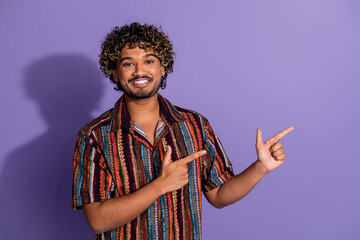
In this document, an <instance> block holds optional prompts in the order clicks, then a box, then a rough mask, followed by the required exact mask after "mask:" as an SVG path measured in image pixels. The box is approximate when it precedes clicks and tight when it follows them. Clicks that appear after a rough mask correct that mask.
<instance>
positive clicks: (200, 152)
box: [179, 150, 206, 164]
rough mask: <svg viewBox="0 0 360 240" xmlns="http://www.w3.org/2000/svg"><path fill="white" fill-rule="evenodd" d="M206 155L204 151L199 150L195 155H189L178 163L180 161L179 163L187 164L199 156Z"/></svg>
mask: <svg viewBox="0 0 360 240" xmlns="http://www.w3.org/2000/svg"><path fill="white" fill-rule="evenodd" d="M205 154H206V151H205V150H201V151H198V152H196V153H193V154H190V155H189V156H187V157H185V158H183V159H180V160H179V161H181V163H184V164H186V163H189V162H191V161H193V160H195V159H197V158H199V157H201V156H204V155H205Z"/></svg>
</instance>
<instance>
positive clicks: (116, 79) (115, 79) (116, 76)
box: [112, 69, 119, 82]
mask: <svg viewBox="0 0 360 240" xmlns="http://www.w3.org/2000/svg"><path fill="white" fill-rule="evenodd" d="M112 75H113V78H114V81H115V82H118V81H119V76H118V72H117V70H116V69H114V70H113V71H112Z"/></svg>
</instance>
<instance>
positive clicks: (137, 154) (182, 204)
mask: <svg viewBox="0 0 360 240" xmlns="http://www.w3.org/2000/svg"><path fill="white" fill-rule="evenodd" d="M158 99H159V104H160V119H159V122H158V125H157V128H156V132H155V142H154V144H153V145H151V144H150V142H149V140H148V139H147V137H146V134H145V132H144V131H143V130H142V129H141V127H140V125H139V124H137V123H136V122H134V121H133V120H132V118H131V116H130V114H129V112H128V110H127V108H126V104H125V101H124V97H123V96H122V97H121V98H120V99H119V100H118V101H117V102H116V104H115V106H114V108H113V109H111V110H109V111H107V112H105V113H104V114H102V115H101V116H100V117H98V118H96V119H95V120H93V121H92V122H90V123H89V124H87V125H86V126H84V127H83V128H82V129H81V130H80V132H79V135H78V139H77V144H76V148H75V154H74V162H73V170H74V179H73V201H72V208H73V209H80V208H82V206H83V205H84V204H87V203H93V202H99V201H104V200H106V199H109V198H116V197H121V196H124V195H127V194H131V193H132V192H135V191H136V190H138V189H139V188H141V187H143V186H144V185H146V184H148V183H150V182H151V181H153V180H154V179H156V178H157V177H158V176H159V174H160V169H161V161H162V159H163V158H164V155H165V151H166V145H170V146H171V149H172V155H171V159H172V160H173V161H176V160H177V159H181V158H184V157H186V156H188V155H190V154H192V153H195V152H197V151H200V150H202V149H205V150H207V154H205V155H204V156H202V157H200V158H198V159H196V160H194V161H192V162H190V163H189V183H188V184H187V185H185V186H184V187H183V188H181V189H179V190H176V191H173V192H168V193H166V194H164V195H162V196H160V197H159V198H158V199H157V200H156V201H155V202H154V203H153V204H152V205H151V206H150V207H149V208H148V209H147V210H146V211H145V212H143V213H142V214H141V215H139V216H138V217H137V218H135V219H133V220H132V221H131V222H129V223H128V224H126V225H124V226H121V227H118V228H116V229H113V230H111V231H109V232H105V233H102V234H99V235H96V239H143V240H145V239H146V240H147V239H201V191H204V192H206V191H209V190H212V189H214V188H216V187H218V186H220V185H222V184H223V183H224V182H226V181H227V180H228V179H230V178H231V177H232V176H233V172H232V166H231V163H230V161H229V159H228V157H227V156H226V154H225V151H224V149H223V147H222V145H221V143H220V141H219V139H218V138H217V137H216V135H215V134H214V132H213V130H212V128H211V126H210V124H209V122H208V121H207V119H206V118H205V117H204V116H202V115H200V114H198V113H196V112H194V111H191V110H187V109H183V108H180V107H177V106H173V105H172V104H171V103H170V102H169V101H168V100H167V99H165V98H163V97H162V96H161V95H160V94H159V98H158Z"/></svg>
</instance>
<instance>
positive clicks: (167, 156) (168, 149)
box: [163, 145, 172, 165]
mask: <svg viewBox="0 0 360 240" xmlns="http://www.w3.org/2000/svg"><path fill="white" fill-rule="evenodd" d="M171 152H172V151H171V147H170V145H167V146H166V153H165V157H164V160H163V165H169V164H170V163H171V162H172V161H171Z"/></svg>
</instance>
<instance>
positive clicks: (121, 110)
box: [109, 94, 185, 132]
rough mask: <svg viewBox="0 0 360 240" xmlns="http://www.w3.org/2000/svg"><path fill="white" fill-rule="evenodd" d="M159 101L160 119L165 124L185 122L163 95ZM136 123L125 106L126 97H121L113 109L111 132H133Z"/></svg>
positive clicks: (159, 96)
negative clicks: (126, 130)
mask: <svg viewBox="0 0 360 240" xmlns="http://www.w3.org/2000/svg"><path fill="white" fill-rule="evenodd" d="M158 100H159V105H160V117H161V118H162V120H163V121H164V123H165V124H167V123H169V124H171V123H173V122H179V121H185V118H184V116H183V115H182V113H180V112H179V111H178V110H177V109H176V108H175V106H173V105H172V104H171V103H170V102H169V100H167V99H166V98H164V97H163V96H162V95H160V94H158ZM134 126H135V125H134V121H133V120H132V118H131V116H130V113H129V111H128V110H127V107H126V104H125V98H124V95H122V96H121V97H120V99H119V100H118V101H117V102H116V103H115V106H114V108H113V112H112V116H111V123H110V127H109V131H110V132H113V131H117V130H119V129H120V128H123V129H128V130H130V131H131V130H133V129H134Z"/></svg>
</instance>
